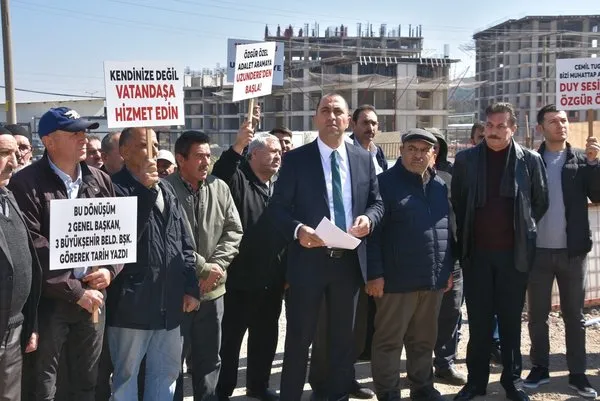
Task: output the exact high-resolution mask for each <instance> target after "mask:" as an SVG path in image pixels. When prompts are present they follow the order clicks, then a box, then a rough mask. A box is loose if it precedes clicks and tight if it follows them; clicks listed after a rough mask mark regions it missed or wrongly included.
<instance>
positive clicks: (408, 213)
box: [0, 93, 600, 401]
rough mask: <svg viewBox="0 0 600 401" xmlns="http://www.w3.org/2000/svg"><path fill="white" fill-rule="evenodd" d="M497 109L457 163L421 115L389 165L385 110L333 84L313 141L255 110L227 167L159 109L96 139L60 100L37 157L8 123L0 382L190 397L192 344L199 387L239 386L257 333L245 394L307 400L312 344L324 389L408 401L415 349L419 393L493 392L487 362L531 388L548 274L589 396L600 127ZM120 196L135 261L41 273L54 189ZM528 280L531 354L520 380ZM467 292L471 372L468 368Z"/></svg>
mask: <svg viewBox="0 0 600 401" xmlns="http://www.w3.org/2000/svg"><path fill="white" fill-rule="evenodd" d="M485 117H486V121H485V122H482V123H477V124H475V125H474V126H473V128H472V131H471V141H472V143H473V147H471V148H469V149H467V150H464V151H461V152H459V153H458V154H457V155H456V158H455V162H454V164H452V163H451V162H450V161H449V160H448V158H447V156H448V144H447V143H446V140H445V138H444V136H443V134H442V133H441V132H440V131H439V130H437V129H435V128H432V129H428V130H425V129H416V128H415V129H410V130H408V131H407V132H406V133H405V134H404V135H403V136H402V144H401V147H400V157H399V158H398V160H397V161H396V162H395V164H394V165H393V166H392V167H389V168H388V161H387V160H386V157H385V155H384V154H383V150H382V149H381V148H380V147H379V146H377V145H375V143H374V137H375V136H376V135H377V132H378V116H377V111H376V109H375V108H374V107H373V106H370V105H364V106H360V107H358V108H356V109H355V110H354V111H353V112H352V113H350V110H349V109H348V104H347V102H346V100H345V99H344V98H343V97H342V96H340V95H338V94H335V93H331V94H327V95H325V96H323V97H322V98H321V100H320V101H319V103H318V107H317V110H316V112H315V116H314V125H315V127H316V129H317V131H318V137H317V138H316V140H314V141H313V142H310V143H308V144H306V145H303V146H301V147H298V148H296V149H293V141H292V132H291V131H290V130H289V129H287V128H285V127H279V128H275V129H273V130H272V131H270V132H269V133H266V132H263V133H258V132H255V131H256V128H257V121H258V119H259V111H258V112H257V115H255V116H254V118H253V119H252V121H247V122H245V123H244V124H243V125H242V127H241V128H240V130H239V132H238V134H237V137H236V139H235V142H234V144H233V145H232V146H231V147H230V148H229V149H227V150H226V151H224V152H223V153H222V154H221V156H220V157H219V159H218V160H217V161H216V162H215V163H214V165H213V166H211V156H212V155H211V144H210V138H209V137H208V136H207V135H206V134H205V133H203V132H200V131H186V132H183V133H182V134H181V135H180V136H179V138H178V139H177V141H176V143H175V149H174V150H175V152H174V153H175V154H173V153H171V152H169V151H167V150H160V151H159V149H158V142H157V139H156V133H155V132H154V131H153V130H152V129H151V128H126V129H124V130H123V131H121V132H114V133H109V134H108V135H106V136H104V137H103V138H102V139H100V138H99V137H96V136H90V135H89V134H86V132H89V131H90V130H94V129H97V128H98V124H97V123H95V122H92V121H88V120H86V119H83V118H81V117H80V116H79V115H78V114H77V112H76V111H74V110H71V109H67V108H53V109H50V110H49V111H48V112H46V113H45V114H44V115H43V116H42V117H41V119H40V120H39V126H38V134H39V136H40V139H41V141H42V142H43V144H44V146H45V152H44V155H43V157H42V158H41V159H40V160H39V161H37V162H35V163H33V164H31V162H30V160H31V155H32V149H31V137H30V135H29V133H28V132H27V130H25V129H23V128H22V127H20V126H18V125H12V126H10V125H9V126H4V127H1V128H0V206H2V207H1V211H2V213H1V215H0V257H1V260H0V335H1V340H2V342H1V343H0V400H2V401H3V400H12V401H15V400H17V401H18V400H21V399H23V400H26V401H30V400H32V401H51V400H58V401H63V400H73V401H94V400H97V401H107V400H109V399H110V400H112V401H131V400H137V399H138V397H139V398H140V399H143V400H146V401H167V400H168V401H171V400H177V401H181V400H183V373H182V372H183V364H184V362H185V364H186V365H187V371H188V373H191V376H192V387H193V394H194V400H195V401H208V400H211V401H213V400H214V401H228V400H229V398H230V397H231V396H232V394H233V391H234V389H235V388H236V386H237V384H238V383H237V378H238V370H239V363H240V349H241V346H242V341H243V338H244V335H245V334H246V333H248V345H247V346H248V349H247V368H246V383H245V384H246V386H245V387H246V395H247V396H248V397H251V398H256V399H259V400H261V401H277V400H279V399H281V400H282V401H299V400H300V399H301V397H302V394H303V389H304V385H305V381H306V374H307V367H308V363H309V359H310V373H309V378H308V381H309V383H310V385H311V387H312V389H313V391H312V394H311V400H313V401H321V400H329V401H337V400H345V399H348V398H349V397H352V398H359V399H370V398H372V397H374V396H376V397H377V399H378V400H379V401H398V400H400V388H401V380H400V370H401V368H400V366H401V365H400V360H401V354H402V350H403V349H404V350H405V351H406V371H407V377H408V382H409V387H410V398H411V399H412V400H423V401H425V400H428V401H435V400H442V399H443V398H442V396H441V395H440V393H439V392H438V391H437V390H436V389H435V387H434V380H436V379H437V380H440V381H445V382H447V383H450V384H453V385H462V386H463V387H462V389H461V390H460V391H459V392H458V393H457V394H456V396H455V397H454V399H455V400H470V399H473V398H475V397H477V396H480V395H485V394H486V388H487V385H488V380H489V373H490V360H495V361H496V362H498V363H501V364H502V365H503V372H502V376H501V380H500V382H501V384H502V386H503V387H504V389H505V392H506V397H507V399H509V400H528V399H529V396H528V395H527V394H526V393H525V391H524V390H523V387H526V388H530V389H535V388H537V387H538V386H540V385H543V384H545V383H548V382H549V380H550V376H549V369H550V363H549V362H550V360H549V332H548V331H549V328H548V323H547V318H548V313H549V312H550V308H551V292H552V285H553V282H554V280H555V279H556V280H557V282H558V286H559V290H560V301H561V302H560V305H561V309H562V316H563V320H564V322H565V330H566V347H567V364H568V369H569V378H568V383H569V386H570V387H571V388H573V389H574V390H575V391H576V392H577V393H578V394H579V395H580V396H582V397H589V398H595V397H596V395H597V394H596V391H595V390H594V388H593V387H592V385H591V384H590V383H589V381H588V379H587V377H586V375H585V372H586V351H585V327H584V319H583V305H584V295H585V285H586V272H587V265H586V255H587V254H588V253H589V252H590V250H591V248H592V239H591V233H590V228H589V221H588V199H590V200H591V201H593V202H600V165H599V164H598V155H599V151H600V144H599V142H598V140H597V139H596V138H594V137H591V138H589V139H588V140H587V146H586V149H585V150H578V149H574V148H572V147H571V145H570V144H569V143H568V141H567V139H568V129H569V122H568V118H567V115H566V113H565V112H564V111H561V110H559V109H557V108H556V107H555V106H554V105H548V106H545V107H543V108H542V109H541V110H540V111H539V113H538V118H537V130H538V132H539V133H540V134H541V135H543V137H544V141H543V143H542V146H541V147H540V148H539V150H538V152H535V151H532V150H529V149H526V148H524V147H522V146H520V145H519V144H518V143H517V142H516V141H515V140H514V138H513V135H514V134H515V132H516V130H517V124H516V116H515V111H514V109H513V107H512V106H511V105H510V104H508V103H496V104H493V105H490V106H489V107H488V108H487V110H486V116H485ZM348 128H351V129H352V131H353V132H352V135H351V136H347V135H346V134H345V132H346V131H347V130H348ZM148 141H150V143H148ZM211 167H212V171H211ZM114 196H126V197H135V198H137V204H138V215H137V228H138V237H137V260H136V262H135V263H129V264H125V265H106V266H98V267H97V268H94V269H90V268H86V267H81V268H75V269H64V270H52V271H51V270H49V231H50V224H51V222H50V219H49V214H50V211H49V208H50V201H51V200H54V199H76V198H101V197H114ZM324 217H326V218H329V219H330V220H331V221H332V223H334V224H335V225H336V226H337V227H338V228H339V229H340V230H342V231H344V232H347V233H348V234H350V235H352V236H354V237H356V238H359V239H360V240H361V241H360V244H359V245H358V246H357V247H356V249H341V248H334V247H331V246H328V244H327V243H326V241H325V240H324V239H323V238H320V237H319V235H318V234H317V233H316V231H315V229H316V227H317V225H318V224H319V223H320V221H321V220H322V219H323V218H324ZM25 244H27V245H28V246H25ZM526 293H527V295H528V308H527V312H528V315H529V319H528V322H529V327H528V328H529V336H530V338H531V350H530V359H531V363H532V366H533V367H532V369H531V371H530V373H529V375H528V376H527V378H526V379H525V380H524V381H522V380H521V370H522V358H521V351H520V349H521V312H522V310H523V307H524V302H525V296H526ZM463 300H466V306H467V311H468V315H469V333H470V335H469V340H468V346H467V355H466V364H467V369H468V376H467V377H465V376H464V375H463V374H461V373H460V372H459V371H458V370H457V369H456V367H455V360H456V352H457V344H458V341H459V335H460V328H461V322H462V319H461V307H462V304H463ZM284 302H285V311H286V321H287V327H286V340H285V352H284V356H283V367H282V373H281V385H280V392H279V394H278V393H276V392H275V391H274V390H273V389H272V388H271V383H270V375H271V368H272V366H273V360H274V358H275V352H276V348H277V341H278V334H279V318H280V314H281V310H282V304H283V303H284ZM97 309H99V310H100V313H99V319H98V322H97V323H96V322H94V321H93V320H92V319H91V315H92V314H93V313H94V311H95V310H97ZM311 345H312V352H310V356H309V349H310V347H311ZM358 360H370V361H371V369H372V376H373V384H374V390H375V391H374V392H373V391H372V390H371V389H369V388H367V387H365V386H364V385H361V384H360V383H359V382H358V381H357V378H356V374H355V369H354V364H355V362H356V361H358Z"/></svg>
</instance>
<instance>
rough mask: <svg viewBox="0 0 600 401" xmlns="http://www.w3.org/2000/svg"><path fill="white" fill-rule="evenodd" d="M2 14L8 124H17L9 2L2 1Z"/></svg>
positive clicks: (0, 2)
mask: <svg viewBox="0 0 600 401" xmlns="http://www.w3.org/2000/svg"><path fill="white" fill-rule="evenodd" d="M0 12H1V13H2V48H3V50H4V86H5V98H6V122H7V123H8V124H16V123H17V105H16V103H15V84H14V82H13V65H12V39H11V36H10V11H9V9H8V0H0Z"/></svg>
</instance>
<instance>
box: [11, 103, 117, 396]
mask: <svg viewBox="0 0 600 401" xmlns="http://www.w3.org/2000/svg"><path fill="white" fill-rule="evenodd" d="M95 128H98V123H95V122H91V121H88V120H85V119H82V118H81V117H80V116H79V114H78V113H77V112H76V111H75V110H72V109H69V108H66V107H59V108H53V109H50V110H49V111H47V112H46V113H45V114H44V115H43V116H42V117H41V118H40V121H39V125H38V134H39V136H40V138H41V140H42V142H43V143H44V146H45V147H46V153H45V154H44V156H43V157H42V159H41V160H40V161H39V162H37V163H34V164H32V165H30V166H29V167H26V168H24V169H23V170H21V171H19V172H18V173H17V174H16V175H15V176H14V177H13V179H12V180H11V182H10V184H9V189H11V191H12V192H13V193H14V195H15V198H16V200H17V203H18V204H19V207H20V208H21V210H22V211H23V215H24V216H25V221H26V223H27V227H28V228H29V231H30V233H31V236H32V238H33V243H34V246H35V248H36V252H37V256H38V258H39V260H40V263H41V266H42V270H43V278H44V281H43V285H42V294H43V295H42V300H41V301H40V306H39V333H40V340H39V344H38V351H37V355H36V356H35V372H34V380H35V385H34V391H35V399H36V400H54V398H55V392H56V377H57V371H58V361H59V359H60V355H61V352H62V351H63V349H65V348H66V349H68V350H69V352H68V361H67V365H68V371H69V390H70V393H71V396H72V398H73V399H75V400H84V401H92V400H94V391H95V388H96V380H97V367H98V358H99V356H100V351H101V348H102V338H103V333H104V316H105V315H106V314H105V313H104V312H105V310H104V308H103V305H104V297H105V291H104V290H105V289H106V287H108V285H109V284H110V283H111V281H112V280H113V279H114V278H115V276H116V275H117V273H118V272H119V271H120V268H121V267H120V266H100V268H99V269H98V271H96V272H89V271H88V269H86V268H76V269H64V270H50V266H49V256H50V252H49V242H48V239H49V233H50V202H49V200H50V199H75V198H103V197H113V196H114V190H113V185H112V183H111V182H110V178H109V177H108V176H107V175H106V174H104V173H103V172H102V171H100V170H98V169H94V168H89V167H88V166H87V164H86V163H85V162H84V161H85V157H86V143H87V139H86V135H85V131H86V130H88V129H95ZM95 308H102V309H101V311H100V312H101V313H100V317H99V323H98V324H94V323H93V322H92V319H91V313H92V312H93V311H94V309H95Z"/></svg>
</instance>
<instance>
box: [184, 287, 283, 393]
mask: <svg viewBox="0 0 600 401" xmlns="http://www.w3.org/2000/svg"><path fill="white" fill-rule="evenodd" d="M282 299H283V284H282V286H281V288H277V289H267V290H251V291H240V290H235V289H228V290H227V292H226V293H225V295H224V311H223V323H222V326H221V327H222V330H223V332H222V342H221V373H220V374H219V382H218V384H217V394H218V395H219V396H227V397H229V396H231V394H232V393H233V390H234V389H235V386H236V384H237V375H238V365H239V361H240V348H241V346H242V341H243V339H244V334H245V333H246V330H248V352H247V355H248V356H247V361H248V363H247V368H246V388H247V389H248V390H250V391H252V392H255V393H261V392H264V391H265V390H266V389H267V388H268V387H269V378H270V376H271V366H272V365H273V359H274V358H275V351H276V350H277V340H278V337H279V316H280V315H281V303H282V302H281V301H282ZM192 363H194V364H195V363H196V361H195V360H194V357H192ZM192 369H193V373H194V374H195V372H196V367H195V365H194V366H193V368H192Z"/></svg>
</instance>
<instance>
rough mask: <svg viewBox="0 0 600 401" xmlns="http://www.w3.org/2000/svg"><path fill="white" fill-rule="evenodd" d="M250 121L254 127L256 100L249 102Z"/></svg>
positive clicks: (252, 99)
mask: <svg viewBox="0 0 600 401" xmlns="http://www.w3.org/2000/svg"><path fill="white" fill-rule="evenodd" d="M248 121H250V126H251V127H254V98H251V99H249V101H248Z"/></svg>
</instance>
